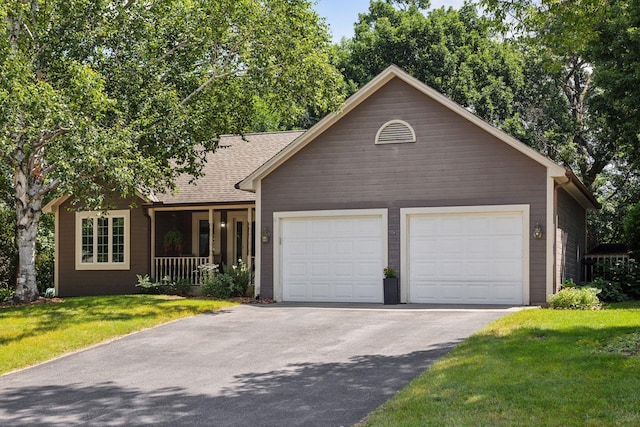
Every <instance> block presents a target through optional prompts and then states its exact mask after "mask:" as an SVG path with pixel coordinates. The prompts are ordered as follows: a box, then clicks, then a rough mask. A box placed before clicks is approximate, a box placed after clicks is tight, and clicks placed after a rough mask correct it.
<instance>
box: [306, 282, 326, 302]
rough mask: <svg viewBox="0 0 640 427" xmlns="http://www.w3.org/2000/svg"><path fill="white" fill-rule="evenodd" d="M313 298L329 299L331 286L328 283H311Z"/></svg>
mask: <svg viewBox="0 0 640 427" xmlns="http://www.w3.org/2000/svg"><path fill="white" fill-rule="evenodd" d="M310 288H311V298H312V299H314V300H317V299H321V298H327V297H328V296H329V290H330V288H331V285H330V284H329V283H328V282H311V286H310Z"/></svg>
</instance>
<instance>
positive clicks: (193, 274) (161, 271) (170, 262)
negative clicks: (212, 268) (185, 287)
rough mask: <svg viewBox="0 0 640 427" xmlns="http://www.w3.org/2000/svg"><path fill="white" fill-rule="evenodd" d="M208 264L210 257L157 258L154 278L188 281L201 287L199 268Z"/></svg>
mask: <svg viewBox="0 0 640 427" xmlns="http://www.w3.org/2000/svg"><path fill="white" fill-rule="evenodd" d="M208 263H209V258H208V257H156V258H155V259H154V276H153V277H154V279H156V280H160V279H162V278H163V277H166V276H169V277H170V278H171V280H176V281H177V280H188V281H189V283H191V284H192V285H200V270H199V269H198V267H200V266H201V265H205V264H208Z"/></svg>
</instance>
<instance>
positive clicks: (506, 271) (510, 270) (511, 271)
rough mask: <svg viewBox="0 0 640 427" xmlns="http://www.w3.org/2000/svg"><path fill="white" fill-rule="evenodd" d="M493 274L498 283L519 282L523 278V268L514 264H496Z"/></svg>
mask: <svg viewBox="0 0 640 427" xmlns="http://www.w3.org/2000/svg"><path fill="white" fill-rule="evenodd" d="M493 274H494V276H495V279H496V280H498V281H505V280H508V281H512V282H513V281H517V280H520V279H521V278H522V267H521V266H520V265H517V264H515V263H513V262H499V261H497V262H495V263H494V264H493Z"/></svg>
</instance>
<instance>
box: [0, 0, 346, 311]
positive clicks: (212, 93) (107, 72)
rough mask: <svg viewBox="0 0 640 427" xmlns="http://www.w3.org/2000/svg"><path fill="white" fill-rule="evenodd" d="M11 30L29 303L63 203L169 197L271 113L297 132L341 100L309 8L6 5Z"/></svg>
mask: <svg viewBox="0 0 640 427" xmlns="http://www.w3.org/2000/svg"><path fill="white" fill-rule="evenodd" d="M0 21H1V22H4V23H5V25H4V26H3V27H1V28H2V30H0V31H1V34H0V155H1V156H2V161H3V163H4V164H6V165H8V167H9V171H8V174H9V175H8V176H10V177H11V179H10V181H11V186H12V190H13V193H14V195H13V200H12V203H14V204H15V206H16V218H17V227H18V237H17V242H18V249H19V253H20V255H19V257H20V262H19V263H20V266H19V268H18V270H19V271H18V293H17V295H18V297H19V298H26V299H31V298H33V297H35V296H37V292H35V277H34V276H33V274H32V273H33V269H32V268H31V267H30V266H32V265H33V262H34V255H33V249H34V245H35V234H36V233H35V230H36V229H37V224H38V223H39V219H40V212H41V208H42V203H43V200H44V198H45V197H46V196H47V195H49V194H51V193H52V192H53V191H56V190H57V191H60V192H63V193H66V194H74V195H76V196H78V199H79V200H84V201H85V202H87V203H88V205H90V206H101V205H104V202H105V199H104V197H103V195H104V194H106V193H105V190H107V192H109V191H114V192H116V193H118V194H122V195H130V194H133V192H134V191H135V190H139V191H143V192H151V191H154V190H159V189H164V188H166V187H171V186H172V183H173V181H174V179H175V177H176V176H177V175H178V174H181V173H188V174H191V175H194V176H197V175H198V173H199V171H200V169H201V165H202V161H203V159H204V154H205V152H206V151H207V150H211V149H214V148H215V146H216V142H217V135H219V134H221V133H239V132H244V131H247V130H251V129H252V122H253V118H255V117H256V116H259V114H258V113H259V112H264V111H265V110H268V111H270V110H273V111H276V112H277V115H276V116H275V117H276V120H277V121H278V122H285V123H293V122H295V121H297V120H299V119H300V117H302V116H304V115H306V114H308V111H326V110H327V109H330V108H333V107H334V106H336V105H337V103H338V102H339V101H340V95H339V90H340V88H341V76H340V74H339V73H338V72H337V71H336V70H335V69H334V68H333V67H332V66H331V65H330V64H329V61H328V52H329V37H328V32H327V29H326V27H325V26H324V25H322V24H321V21H320V19H319V17H318V16H317V14H316V13H315V12H313V10H312V9H311V7H310V3H309V2H308V1H306V0H263V1H253V0H200V1H187V0H167V1H151V2H138V1H135V0H128V1H122V2H112V1H110V0H92V1H88V0H66V1H38V0H31V1H24V0H8V1H5V2H3V3H2V4H0ZM103 207H104V206H103ZM23 267H24V268H23ZM23 291H24V292H23Z"/></svg>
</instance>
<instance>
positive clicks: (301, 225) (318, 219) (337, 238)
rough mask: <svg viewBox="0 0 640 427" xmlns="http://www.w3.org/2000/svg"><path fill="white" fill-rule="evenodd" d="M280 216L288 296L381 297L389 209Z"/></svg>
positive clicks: (325, 299) (327, 298)
mask: <svg viewBox="0 0 640 427" xmlns="http://www.w3.org/2000/svg"><path fill="white" fill-rule="evenodd" d="M385 212H386V211H385ZM281 215H282V214H281ZM316 215H317V214H316ZM279 222H280V225H279V227H280V236H281V243H280V245H281V249H280V258H281V259H280V269H281V272H280V275H281V279H280V281H281V286H282V300H283V301H318V302H382V270H383V268H384V265H385V262H386V249H385V248H386V226H387V224H386V213H385V215H381V214H374V215H362V214H353V215H330V216H311V217H306V216H302V217H286V216H284V217H281V218H280V220H279Z"/></svg>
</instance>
